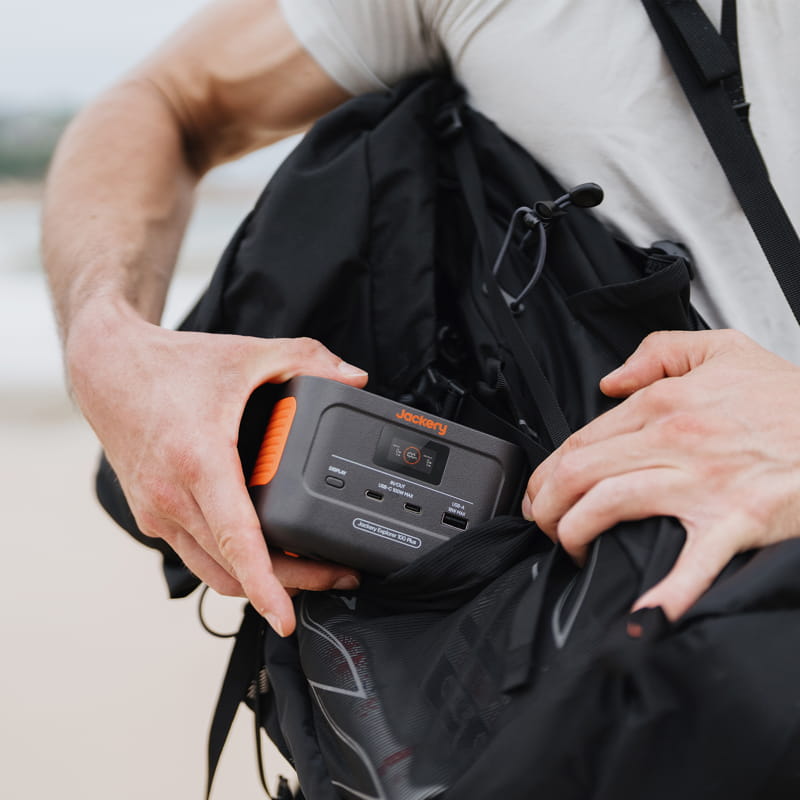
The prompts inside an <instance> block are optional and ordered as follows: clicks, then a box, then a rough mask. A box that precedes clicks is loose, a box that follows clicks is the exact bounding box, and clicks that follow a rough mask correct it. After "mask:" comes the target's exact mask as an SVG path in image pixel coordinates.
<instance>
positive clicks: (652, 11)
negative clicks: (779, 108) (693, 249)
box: [642, 0, 800, 322]
mask: <svg viewBox="0 0 800 800" xmlns="http://www.w3.org/2000/svg"><path fill="white" fill-rule="evenodd" d="M642 3H643V4H644V7H645V9H646V10H647V13H648V14H649V15H650V20H651V21H652V23H653V27H654V28H655V30H656V33H657V34H658V37H659V39H661V43H662V45H663V47H664V51H665V52H666V54H667V57H668V58H669V60H670V63H671V64H672V68H673V70H674V71H675V74H676V75H677V77H678V80H679V81H680V83H681V86H682V87H683V91H684V93H685V94H686V97H687V99H688V100H689V103H690V104H691V106H692V109H693V110H694V113H695V115H696V116H697V119H698V121H699V122H700V124H701V126H702V127H703V130H704V131H705V134H706V137H707V138H708V141H709V142H710V144H711V147H712V148H713V150H714V153H715V154H716V156H717V159H718V160H719V162H720V164H721V165H722V168H723V170H724V171H725V175H726V176H727V178H728V182H729V183H730V185H731V188H732V189H733V191H734V194H735V195H736V198H737V199H738V201H739V204H740V205H741V207H742V210H743V211H744V213H745V215H746V216H747V219H748V221H749V222H750V225H751V227H752V228H753V232H754V233H755V235H756V238H757V239H758V242H759V244H760V245H761V249H762V250H763V251H764V255H765V256H766V257H767V261H769V264H770V266H771V267H772V271H773V272H774V273H775V277H776V278H777V279H778V283H779V284H780V286H781V289H782V290H783V293H784V295H785V296H786V299H787V301H788V302H789V305H790V306H791V309H792V312H793V313H794V315H795V318H796V319H797V320H798V321H799V322H800V239H798V236H797V232H796V231H795V229H794V227H793V226H792V223H791V221H790V219H789V217H788V215H787V214H786V211H785V210H784V208H783V206H782V205H781V201H780V199H779V198H778V195H777V193H776V192H775V189H774V188H773V186H772V182H771V181H770V178H769V174H768V173H767V169H766V167H765V165H764V161H763V159H762V157H761V153H760V151H759V149H758V145H757V144H756V142H755V139H754V138H753V136H752V134H751V132H750V128H749V125H748V124H747V123H746V111H747V104H746V102H745V100H744V92H743V90H742V85H743V84H742V79H741V70H740V68H739V63H738V45H737V44H736V38H735V35H733V33H732V32H733V30H734V26H735V0H724V6H723V10H724V15H723V33H724V36H721V35H720V34H719V33H718V32H717V31H716V29H715V28H714V26H713V25H712V23H711V21H710V20H709V19H708V17H707V16H706V15H705V13H704V12H703V10H702V8H700V6H699V5H698V3H697V2H696V0H642ZM726 39H727V40H728V41H727V42H726ZM731 44H732V45H733V52H732V47H731V46H730V45H731Z"/></svg>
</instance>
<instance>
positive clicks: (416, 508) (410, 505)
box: [403, 503, 422, 514]
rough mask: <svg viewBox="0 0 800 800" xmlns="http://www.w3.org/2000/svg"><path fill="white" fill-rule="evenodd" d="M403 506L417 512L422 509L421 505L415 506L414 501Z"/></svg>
mask: <svg viewBox="0 0 800 800" xmlns="http://www.w3.org/2000/svg"><path fill="white" fill-rule="evenodd" d="M403 508H405V510H406V511H413V512H414V513H415V514H419V512H420V511H422V509H421V508H420V507H419V506H415V505H414V504H413V503H406V504H405V505H404V506H403Z"/></svg>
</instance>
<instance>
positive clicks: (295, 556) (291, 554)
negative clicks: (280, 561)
mask: <svg viewBox="0 0 800 800" xmlns="http://www.w3.org/2000/svg"><path fill="white" fill-rule="evenodd" d="M283 552H284V553H285V554H286V555H287V556H291V557H292V558H300V556H299V555H297V553H290V552H289V551H288V550H284V551H283Z"/></svg>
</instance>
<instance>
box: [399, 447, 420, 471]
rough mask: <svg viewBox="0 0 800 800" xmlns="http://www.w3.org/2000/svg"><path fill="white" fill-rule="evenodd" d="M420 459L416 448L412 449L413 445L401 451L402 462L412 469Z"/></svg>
mask: <svg viewBox="0 0 800 800" xmlns="http://www.w3.org/2000/svg"><path fill="white" fill-rule="evenodd" d="M421 458H422V453H421V452H420V449H419V448H418V447H414V445H410V446H409V447H406V449H405V450H403V461H405V462H406V464H410V465H411V466H412V467H413V466H414V464H419V462H420V459H421Z"/></svg>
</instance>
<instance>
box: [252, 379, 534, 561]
mask: <svg viewBox="0 0 800 800" xmlns="http://www.w3.org/2000/svg"><path fill="white" fill-rule="evenodd" d="M525 464H526V461H525V457H524V454H523V452H522V450H521V449H520V448H519V447H517V446H516V445H514V444H511V443H510V442H507V441H505V440H502V439H498V438H496V437H494V436H489V435H487V434H485V433H481V432H479V431H476V430H473V429H472V428H468V427H465V426H463V425H458V424H456V423H454V422H451V421H450V420H446V419H443V418H441V417H436V416H433V415H430V414H426V413H424V412H421V411H418V410H416V409H414V408H411V407H409V406H405V405H402V404H400V403H396V402H394V401H392V400H387V399H385V398H383V397H379V396H378V395H375V394H372V393H370V392H367V391H364V390H361V389H355V388H353V387H351V386H347V385H345V384H342V383H338V382H336V381H332V380H327V379H324V378H315V377H299V378H294V379H292V380H291V381H290V382H289V383H288V384H287V388H286V394H285V396H284V398H283V399H282V400H280V401H278V403H277V404H276V406H275V409H274V410H273V414H272V417H271V419H270V423H269V425H268V427H267V432H266V434H265V436H264V440H263V443H262V447H261V452H260V454H259V458H258V460H257V462H256V466H255V468H254V470H253V476H252V478H251V480H250V492H251V496H252V498H253V502H254V504H255V507H256V510H257V512H258V516H259V519H260V521H261V525H262V528H263V530H264V534H265V538H266V540H267V542H268V543H269V544H270V546H272V547H277V548H279V549H282V550H284V551H286V552H289V553H290V554H295V555H302V556H307V557H311V558H316V559H323V560H327V561H334V562H337V563H340V564H346V565H348V566H352V567H355V568H357V569H360V570H364V571H366V572H370V573H373V574H376V575H385V574H387V573H389V572H391V571H393V570H395V569H398V568H399V567H402V566H404V565H406V564H409V563H410V562H412V561H414V560H416V559H417V558H419V557H420V556H422V555H424V554H425V553H427V552H429V551H430V550H431V549H432V548H434V547H436V546H437V545H439V544H441V543H442V542H444V541H446V540H448V539H450V538H452V537H453V536H455V535H457V534H459V533H461V532H462V531H463V530H466V529H468V528H471V527H473V526H475V525H477V524H478V523H481V522H484V521H486V520H488V519H491V518H492V517H494V516H497V515H498V514H503V513H507V512H509V511H512V510H514V505H515V503H516V502H517V501H518V499H519V496H520V492H521V488H522V481H523V479H524V478H526V477H527V475H526V474H525V472H524V465H525Z"/></svg>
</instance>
